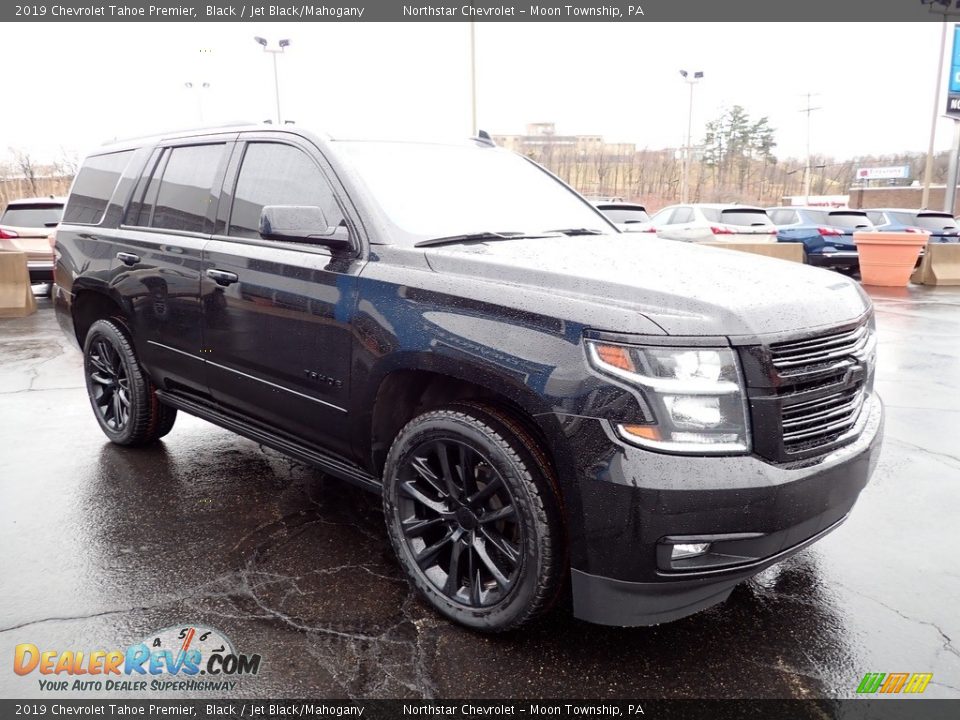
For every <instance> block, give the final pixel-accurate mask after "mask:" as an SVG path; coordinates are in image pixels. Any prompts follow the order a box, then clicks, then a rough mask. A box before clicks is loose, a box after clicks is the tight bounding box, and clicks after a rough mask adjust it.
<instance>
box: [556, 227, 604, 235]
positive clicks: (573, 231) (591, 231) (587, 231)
mask: <svg viewBox="0 0 960 720" xmlns="http://www.w3.org/2000/svg"><path fill="white" fill-rule="evenodd" d="M547 232H548V233H560V234H561V235H570V236H573V235H605V234H606V233H604V232H603V230H596V229H595V228H558V229H557V230H547Z"/></svg>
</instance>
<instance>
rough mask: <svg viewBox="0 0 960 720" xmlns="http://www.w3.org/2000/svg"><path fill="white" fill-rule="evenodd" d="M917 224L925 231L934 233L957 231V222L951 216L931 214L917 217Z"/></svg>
mask: <svg viewBox="0 0 960 720" xmlns="http://www.w3.org/2000/svg"><path fill="white" fill-rule="evenodd" d="M916 224H917V225H918V226H919V227H922V228H923V229H924V230H933V231H934V232H938V231H940V230H956V229H957V221H956V220H954V219H953V216H952V215H949V214H943V215H939V214H932V213H931V214H923V215H917V219H916Z"/></svg>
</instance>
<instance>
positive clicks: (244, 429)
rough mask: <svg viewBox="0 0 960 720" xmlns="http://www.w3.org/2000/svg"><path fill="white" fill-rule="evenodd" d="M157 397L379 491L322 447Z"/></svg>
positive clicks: (166, 395)
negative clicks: (315, 446)
mask: <svg viewBox="0 0 960 720" xmlns="http://www.w3.org/2000/svg"><path fill="white" fill-rule="evenodd" d="M157 399H158V400H160V402H162V403H163V404H164V405H169V406H170V407H175V408H177V410H183V412H185V413H188V414H190V415H195V416H197V417H198V418H202V419H203V420H206V421H207V422H211V423H213V424H214V425H219V426H220V427H222V428H225V429H227V430H230V431H232V432H235V433H237V435H242V436H243V437H245V438H247V439H248V440H253V441H254V442H258V443H262V444H263V445H266V446H267V447H270V448H273V449H274V450H278V451H279V452H282V453H283V454H285V455H289V456H290V457H294V458H296V459H297V460H300V461H302V462H305V463H307V464H308V465H313V466H314V467H317V468H319V469H321V470H324V471H325V472H328V473H330V474H331V475H334V476H336V477H338V478H340V479H341V480H346V481H347V482H349V483H353V484H354V485H357V486H359V487H362V488H363V489H364V490H369V491H371V492H375V493H378V494H379V493H381V492H382V485H381V483H380V481H379V480H378V479H377V478H375V477H374V476H373V475H371V474H370V473H368V472H366V471H365V470H363V468H361V467H360V466H359V465H356V464H354V463H352V462H350V461H349V460H344V459H343V458H340V457H337V456H335V455H332V454H329V453H325V452H323V451H322V450H317V449H315V448H312V447H310V446H308V445H304V444H303V443H300V442H297V441H296V440H292V439H290V438H287V437H283V436H282V435H277V434H276V433H274V432H271V431H270V430H267V429H265V428H263V427H260V426H259V425H255V424H253V423H251V422H249V421H247V420H244V419H241V418H239V417H237V416H235V415H232V414H228V413H226V412H224V411H223V410H221V409H219V408H215V407H213V406H211V405H208V404H207V403H204V402H202V401H197V400H193V399H189V398H185V397H183V396H182V395H178V394H175V393H171V392H169V391H167V390H157Z"/></svg>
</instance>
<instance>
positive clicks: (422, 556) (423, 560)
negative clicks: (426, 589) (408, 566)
mask: <svg viewBox="0 0 960 720" xmlns="http://www.w3.org/2000/svg"><path fill="white" fill-rule="evenodd" d="M462 532H463V531H462V530H460V529H459V528H458V529H456V530H451V531H450V532H448V533H447V534H446V535H444V536H443V537H442V538H440V539H439V540H437V541H436V542H435V543H434V544H433V545H428V546H427V547H425V548H424V549H423V550H421V551H420V552H419V553H418V554H417V556H416V557H415V558H414V559H415V560H416V561H417V565H419V566H420V567H421V568H422V569H426V568H428V567H430V566H432V565H433V564H434V560H436V559H437V556H438V555H439V554H440V552H441V551H442V550H443V549H444V548H445V547H446V546H447V545H449V544H450V543H451V542H457V541H458V540H459V539H460V535H461V534H462Z"/></svg>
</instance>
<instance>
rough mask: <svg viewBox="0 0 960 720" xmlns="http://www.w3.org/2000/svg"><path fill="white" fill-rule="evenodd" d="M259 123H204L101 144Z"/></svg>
mask: <svg viewBox="0 0 960 720" xmlns="http://www.w3.org/2000/svg"><path fill="white" fill-rule="evenodd" d="M256 124H257V123H253V122H250V121H249V120H235V121H234V122H227V123H221V124H218V125H202V126H200V127H185V128H178V129H176V130H168V131H166V132H163V131H161V132H152V133H146V134H144V135H129V136H127V137H114V138H111V139H109V140H104V141H103V142H102V143H100V144H101V145H113V144H114V143H122V142H129V141H130V140H146V139H147V138H153V137H160V136H161V135H168V134H174V133H191V132H203V131H206V130H219V129H221V128H231V127H242V126H244V125H256Z"/></svg>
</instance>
